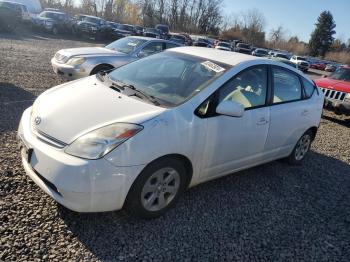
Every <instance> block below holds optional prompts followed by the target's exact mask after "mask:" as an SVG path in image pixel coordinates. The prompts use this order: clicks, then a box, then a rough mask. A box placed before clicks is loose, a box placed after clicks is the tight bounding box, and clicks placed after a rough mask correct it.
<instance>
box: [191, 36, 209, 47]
mask: <svg viewBox="0 0 350 262" xmlns="http://www.w3.org/2000/svg"><path fill="white" fill-rule="evenodd" d="M193 46H198V47H208V48H212V46H211V44H210V42H209V41H208V40H206V39H205V38H197V39H195V40H194V42H193Z"/></svg>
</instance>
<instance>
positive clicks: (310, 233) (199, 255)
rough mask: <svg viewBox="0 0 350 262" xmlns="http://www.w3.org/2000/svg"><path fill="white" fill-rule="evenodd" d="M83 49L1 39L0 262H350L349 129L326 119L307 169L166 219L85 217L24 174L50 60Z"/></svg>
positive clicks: (216, 195)
mask: <svg viewBox="0 0 350 262" xmlns="http://www.w3.org/2000/svg"><path fill="white" fill-rule="evenodd" d="M87 45H91V43H86V42H79V41H75V40H62V39H46V38H38V37H34V36H30V35H29V36H28V37H23V38H21V37H16V36H8V35H0V156H1V159H0V221H1V223H0V235H1V243H0V260H3V261H15V260H16V261H21V260H22V261H23V260H30V261H34V260H50V261H62V260H93V261H119V260H128V261H129V260H144V261H150V260H152V261H172V260H179V261H189V260H191V261H192V260H193V261H196V260H197V261H213V260H229V261H233V260H239V261H255V260H256V261H258V260H259V261H349V257H350V165H349V164H350V128H349V127H350V123H349V121H345V120H346V119H345V117H339V116H335V115H334V114H332V113H330V112H325V116H324V118H323V119H322V123H321V126H320V129H319V133H318V135H317V139H316V141H315V143H314V144H313V147H312V152H311V153H310V155H309V156H308V158H307V159H306V161H305V162H304V163H303V165H302V166H299V167H291V166H288V165H287V164H285V163H284V162H282V161H276V162H273V163H269V164H266V165H262V166H259V167H256V168H252V169H249V170H247V171H243V172H239V173H237V174H234V175H231V176H227V177H224V178H222V179H218V180H215V181H212V182H209V183H206V184H203V185H199V186H197V187H195V188H192V189H191V190H188V191H187V192H186V193H185V194H184V196H183V197H182V198H181V200H180V201H179V203H178V205H177V206H176V207H175V208H174V209H173V210H171V211H170V212H168V213H167V214H166V215H165V216H163V217H161V218H159V219H155V220H150V221H144V220H137V219H134V218H132V217H129V216H128V215H127V214H126V213H125V212H124V211H119V212H110V213H100V214H78V213H74V212H72V211H69V210H67V209H65V208H63V207H61V206H59V205H58V204H57V203H56V202H55V201H53V200H51V198H50V197H49V196H47V195H46V194H44V193H43V192H42V191H41V190H40V189H39V188H38V187H37V186H36V185H35V184H34V183H33V182H32V181H31V180H30V179H28V178H27V177H26V175H25V173H24V171H23V168H22V167H21V163H20V157H19V152H18V150H17V143H16V129H17V126H18V122H19V119H20V115H21V113H22V111H23V110H24V109H25V108H26V107H28V106H29V105H30V104H31V103H32V100H33V99H34V98H35V97H36V96H37V95H38V94H40V93H41V92H43V91H44V90H46V89H47V88H50V87H52V86H54V85H57V84H59V83H61V81H60V80H59V79H58V78H57V77H56V76H55V75H54V73H53V72H52V69H51V66H50V59H51V57H52V56H53V55H54V53H55V52H56V51H57V50H58V49H61V48H68V47H78V46H87Z"/></svg>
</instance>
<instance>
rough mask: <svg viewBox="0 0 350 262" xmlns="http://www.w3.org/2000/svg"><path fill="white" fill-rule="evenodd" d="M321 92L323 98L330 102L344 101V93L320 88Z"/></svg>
mask: <svg viewBox="0 0 350 262" xmlns="http://www.w3.org/2000/svg"><path fill="white" fill-rule="evenodd" d="M321 90H322V91H323V94H324V96H325V97H326V98H327V99H330V100H338V101H344V99H345V96H346V93H345V92H341V91H336V90H332V89H327V88H321Z"/></svg>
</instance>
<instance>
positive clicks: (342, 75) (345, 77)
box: [329, 67, 350, 82]
mask: <svg viewBox="0 0 350 262" xmlns="http://www.w3.org/2000/svg"><path fill="white" fill-rule="evenodd" d="M329 78H331V79H335V80H342V81H347V82H350V68H345V67H342V68H339V69H337V70H336V71H335V72H334V73H333V74H331V75H330V76H329Z"/></svg>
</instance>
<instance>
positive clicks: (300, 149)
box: [287, 130, 313, 165]
mask: <svg viewBox="0 0 350 262" xmlns="http://www.w3.org/2000/svg"><path fill="white" fill-rule="evenodd" d="M312 138H313V134H312V132H311V131H310V130H309V131H307V132H305V133H304V134H303V135H302V136H301V138H300V139H299V140H298V142H297V144H296V145H295V147H294V149H293V151H292V153H291V154H290V155H289V157H288V158H287V159H288V162H289V163H290V164H292V165H298V164H300V163H301V161H302V160H303V159H304V158H305V156H306V155H307V153H308V152H309V150H310V147H311V143H312Z"/></svg>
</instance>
